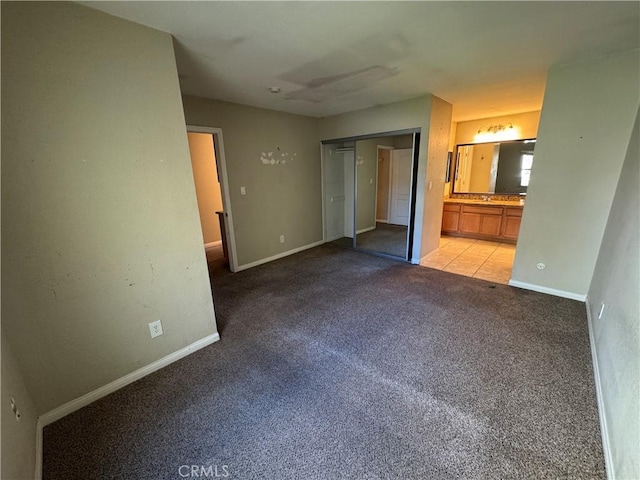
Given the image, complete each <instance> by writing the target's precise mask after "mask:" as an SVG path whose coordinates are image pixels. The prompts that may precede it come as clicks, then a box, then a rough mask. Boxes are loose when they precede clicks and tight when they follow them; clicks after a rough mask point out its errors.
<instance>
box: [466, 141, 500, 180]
mask: <svg viewBox="0 0 640 480" xmlns="http://www.w3.org/2000/svg"><path fill="white" fill-rule="evenodd" d="M494 145H495V144H493V143H483V144H480V145H475V146H474V147H473V163H472V166H471V180H470V182H469V191H470V192H488V191H489V183H490V176H491V164H492V163H493V148H494ZM494 188H495V184H494Z"/></svg>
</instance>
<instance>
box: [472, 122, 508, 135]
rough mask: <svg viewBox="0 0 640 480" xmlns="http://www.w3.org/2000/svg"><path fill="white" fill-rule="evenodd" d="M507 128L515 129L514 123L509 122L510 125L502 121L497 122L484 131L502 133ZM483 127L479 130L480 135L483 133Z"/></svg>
mask: <svg viewBox="0 0 640 480" xmlns="http://www.w3.org/2000/svg"><path fill="white" fill-rule="evenodd" d="M507 129H513V123H511V122H509V125H508V126H507V125H502V124H501V123H499V124H497V125H490V126H489V127H487V128H486V129H485V132H484V133H493V134H496V133H500V132H504V131H505V130H507ZM482 133H483V132H482V128H480V129H479V130H478V135H482Z"/></svg>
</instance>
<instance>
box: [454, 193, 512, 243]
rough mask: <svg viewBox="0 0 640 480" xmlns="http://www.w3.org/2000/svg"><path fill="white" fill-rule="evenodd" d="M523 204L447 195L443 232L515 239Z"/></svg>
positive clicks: (460, 235)
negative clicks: (457, 197)
mask: <svg viewBox="0 0 640 480" xmlns="http://www.w3.org/2000/svg"><path fill="white" fill-rule="evenodd" d="M523 207H524V206H523V205H522V204H521V202H519V201H512V200H502V201H501V200H493V201H486V200H473V199H453V198H450V199H446V200H445V201H444V206H443V211H442V233H443V234H446V235H451V236H458V237H467V238H478V239H482V240H494V241H499V242H504V243H516V241H517V240H518V232H519V231H520V221H521V219H522V209H523Z"/></svg>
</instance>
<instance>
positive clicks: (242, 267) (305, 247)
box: [236, 240, 324, 272]
mask: <svg viewBox="0 0 640 480" xmlns="http://www.w3.org/2000/svg"><path fill="white" fill-rule="evenodd" d="M323 243H324V240H320V241H319V242H314V243H310V244H308V245H303V246H302V247H298V248H294V249H293V250H287V251H286V252H282V253H278V254H277V255H273V256H271V257H267V258H263V259H262V260H256V261H255V262H251V263H245V264H244V265H240V266H239V267H237V268H236V272H240V271H242V270H247V269H249V268H253V267H257V266H258V265H262V264H263V263H269V262H273V261H274V260H278V259H279V258H283V257H288V256H289V255H293V254H294V253H298V252H302V251H303V250H308V249H310V248H313V247H317V246H319V245H322V244H323Z"/></svg>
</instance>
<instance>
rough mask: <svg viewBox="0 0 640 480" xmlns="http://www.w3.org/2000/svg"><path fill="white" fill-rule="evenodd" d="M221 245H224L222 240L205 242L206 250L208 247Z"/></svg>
mask: <svg viewBox="0 0 640 480" xmlns="http://www.w3.org/2000/svg"><path fill="white" fill-rule="evenodd" d="M220 246H222V240H218V241H217V242H209V243H205V244H204V248H205V250H206V249H207V248H214V247H220Z"/></svg>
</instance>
